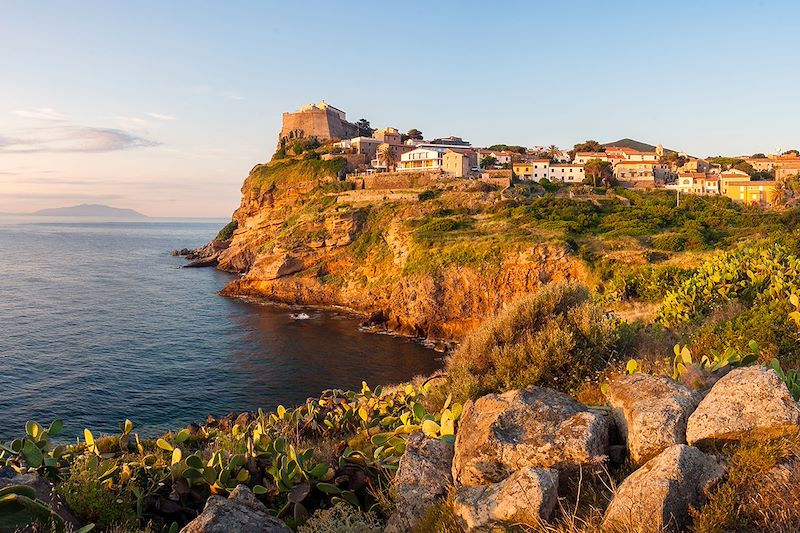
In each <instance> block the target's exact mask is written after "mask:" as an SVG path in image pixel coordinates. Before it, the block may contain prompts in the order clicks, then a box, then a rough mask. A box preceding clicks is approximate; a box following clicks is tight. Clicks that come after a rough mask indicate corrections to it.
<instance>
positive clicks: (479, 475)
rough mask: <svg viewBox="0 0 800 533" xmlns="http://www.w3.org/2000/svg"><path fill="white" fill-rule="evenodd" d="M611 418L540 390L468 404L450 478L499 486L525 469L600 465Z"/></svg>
mask: <svg viewBox="0 0 800 533" xmlns="http://www.w3.org/2000/svg"><path fill="white" fill-rule="evenodd" d="M611 424H612V420H611V417H610V416H606V415H603V414H600V413H596V412H592V411H590V410H589V409H587V408H586V407H585V406H583V405H581V404H580V403H578V402H576V401H575V400H573V399H572V398H570V397H569V396H567V395H566V394H563V393H561V392H558V391H554V390H551V389H545V388H541V387H528V388H527V389H525V390H517V391H509V392H506V393H503V394H489V395H487V396H484V397H482V398H479V399H478V400H477V401H475V402H474V403H473V402H467V404H466V405H465V406H464V412H463V414H462V416H461V420H460V422H459V430H458V434H457V437H456V447H455V457H454V459H453V478H454V479H455V480H456V482H458V483H459V484H461V485H485V484H488V483H496V482H499V481H502V480H503V479H505V478H506V477H508V476H509V475H511V474H512V473H513V472H516V471H517V470H519V469H520V468H524V467H527V466H532V467H537V468H551V467H552V468H559V469H572V468H576V467H577V466H579V465H591V464H600V463H603V462H604V461H605V460H606V458H607V454H608V438H609V429H610V426H611Z"/></svg>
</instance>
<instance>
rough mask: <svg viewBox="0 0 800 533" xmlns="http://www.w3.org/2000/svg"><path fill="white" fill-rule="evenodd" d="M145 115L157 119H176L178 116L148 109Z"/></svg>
mask: <svg viewBox="0 0 800 533" xmlns="http://www.w3.org/2000/svg"><path fill="white" fill-rule="evenodd" d="M145 115H147V116H149V117H153V118H154V119H157V120H175V119H176V118H178V117H176V116H175V115H166V114H164V113H156V112H155V111H148V112H146V113H145Z"/></svg>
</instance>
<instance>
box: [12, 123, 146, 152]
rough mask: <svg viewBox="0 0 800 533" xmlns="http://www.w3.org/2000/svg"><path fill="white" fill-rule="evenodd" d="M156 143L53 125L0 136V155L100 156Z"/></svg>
mask: <svg viewBox="0 0 800 533" xmlns="http://www.w3.org/2000/svg"><path fill="white" fill-rule="evenodd" d="M159 144H160V143H158V142H156V141H153V140H150V139H145V138H144V137H140V136H138V135H135V134H133V133H130V132H128V131H125V130H121V129H116V128H97V127H92V126H79V125H73V126H54V127H50V128H39V129H37V130H34V131H33V132H32V133H29V134H28V135H24V136H20V137H18V138H15V139H10V138H7V137H0V153H34V152H50V153H70V152H77V153H100V152H114V151H118V150H130V149H133V148H148V147H152V146H158V145H159Z"/></svg>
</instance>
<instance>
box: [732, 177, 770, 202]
mask: <svg viewBox="0 0 800 533" xmlns="http://www.w3.org/2000/svg"><path fill="white" fill-rule="evenodd" d="M777 184H778V182H777V181H732V182H730V183H728V184H727V190H726V191H725V195H726V196H727V197H728V198H730V199H731V200H735V201H737V202H743V203H746V204H750V205H762V206H767V205H774V204H775V200H776V199H777V197H778V191H777V187H776V186H777Z"/></svg>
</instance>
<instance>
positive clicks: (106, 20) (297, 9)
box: [0, 0, 800, 217]
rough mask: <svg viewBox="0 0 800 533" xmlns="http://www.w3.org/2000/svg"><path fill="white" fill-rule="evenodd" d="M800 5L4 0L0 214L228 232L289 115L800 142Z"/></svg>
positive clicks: (709, 141)
mask: <svg viewBox="0 0 800 533" xmlns="http://www.w3.org/2000/svg"><path fill="white" fill-rule="evenodd" d="M797 20H800V2H794V1H772V0H741V1H739V0H728V1H699V0H694V1H686V2H684V1H672V2H644V1H635V2H614V1H604V2H600V1H585V2H569V1H559V2H553V1H546V2H540V1H533V0H531V1H505V0H495V1H491V2H489V1H481V2H472V1H467V0H463V1H441V2H430V1H428V2H423V1H415V0H408V1H405V2H369V3H364V2H351V1H345V0H342V1H338V2H331V1H329V0H328V1H319V2H317V1H288V0H283V1H275V2H273V1H266V0H262V1H255V0H254V1H251V2H238V1H231V0H228V1H226V2H212V1H210V0H195V1H191V2H189V1H178V0H172V1H169V2H163V1H161V2H157V1H148V0H140V1H137V2H123V1H116V0H111V1H109V0H104V1H93V0H81V1H80V2H64V1H61V0H54V1H37V0H0V212H6V213H9V212H11V213H17V212H27V211H32V210H36V209H41V208H46V207H59V206H65V205H74V204H78V203H102V204H108V205H112V206H116V207H124V208H133V209H137V210H139V211H141V212H143V213H145V214H147V215H150V216H164V217H229V216H230V214H231V212H232V211H233V210H234V209H235V208H236V207H237V206H238V203H239V199H240V188H241V184H242V181H243V180H244V178H245V177H246V175H247V173H248V171H249V170H250V169H251V168H252V167H253V165H255V164H256V163H259V162H264V161H267V160H269V158H270V157H271V155H272V153H273V152H274V150H275V145H276V142H277V135H278V132H279V130H280V125H281V113H282V112H284V111H293V110H296V109H297V108H299V107H300V106H301V105H303V104H305V103H311V102H318V101H320V100H323V99H324V100H326V101H327V102H329V103H331V104H333V105H334V106H336V107H338V108H340V109H343V110H345V111H346V112H347V113H348V119H350V120H352V121H355V120H358V119H359V118H362V117H363V118H366V119H368V120H369V121H370V123H371V124H372V126H373V127H386V126H393V127H397V128H399V129H400V130H402V131H407V130H408V129H411V128H417V129H419V130H421V131H422V132H423V133H424V134H425V136H426V137H427V138H432V137H440V136H446V135H457V136H460V137H463V138H465V139H467V140H469V141H471V142H472V143H473V144H474V145H476V146H487V145H491V144H495V143H506V144H519V145H524V146H536V145H549V144H556V145H557V146H560V147H562V148H569V147H571V146H572V145H574V144H575V143H578V142H581V141H583V140H586V139H596V140H598V141H600V142H609V141H614V140H617V139H620V138H624V137H630V138H633V139H637V140H641V141H644V142H648V143H651V144H658V143H661V144H663V145H664V146H665V147H667V148H672V149H677V150H683V151H686V152H688V153H691V154H693V155H699V156H707V155H717V154H729V155H735V154H752V153H755V152H764V153H770V152H774V151H775V150H776V149H777V148H783V149H784V150H787V149H789V148H798V147H800V99H798V98H797V93H798V88H800V68H798V57H797V56H798V52H800V41H798V37H797V29H796V28H797Z"/></svg>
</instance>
